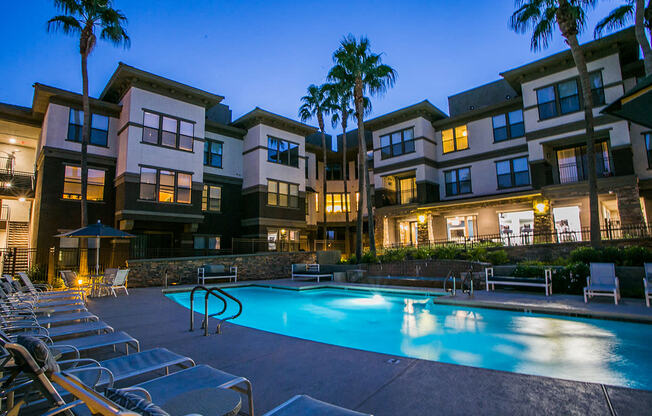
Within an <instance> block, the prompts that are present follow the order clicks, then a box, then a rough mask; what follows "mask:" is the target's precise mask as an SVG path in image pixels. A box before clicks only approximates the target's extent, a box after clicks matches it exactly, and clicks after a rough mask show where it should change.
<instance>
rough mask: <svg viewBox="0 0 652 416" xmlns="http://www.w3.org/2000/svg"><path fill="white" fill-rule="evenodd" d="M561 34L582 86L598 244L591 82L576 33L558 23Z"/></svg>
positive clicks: (592, 230) (594, 242)
mask: <svg viewBox="0 0 652 416" xmlns="http://www.w3.org/2000/svg"><path fill="white" fill-rule="evenodd" d="M560 29H562V34H564V37H565V38H566V41H567V42H568V45H569V46H570V50H571V53H572V55H573V60H574V61H575V66H576V67H577V71H578V72H579V77H580V86H581V88H582V99H583V104H584V120H585V122H586V157H587V159H588V160H587V165H588V167H587V169H588V172H587V176H588V180H589V214H590V238H591V246H592V247H596V248H597V247H599V246H600V212H599V209H598V183H597V182H598V179H597V176H596V166H595V137H594V120H593V97H592V95H591V83H590V81H589V71H588V69H587V68H586V60H585V58H584V52H583V51H582V49H581V47H580V45H579V42H578V41H577V35H576V34H574V33H571V34H566V33H567V32H565V31H564V29H563V28H562V27H561V25H560Z"/></svg>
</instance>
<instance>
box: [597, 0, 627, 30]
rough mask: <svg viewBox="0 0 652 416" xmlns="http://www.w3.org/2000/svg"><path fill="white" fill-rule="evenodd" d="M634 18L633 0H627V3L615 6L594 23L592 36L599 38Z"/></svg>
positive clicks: (625, 24)
mask: <svg viewBox="0 0 652 416" xmlns="http://www.w3.org/2000/svg"><path fill="white" fill-rule="evenodd" d="M633 18H634V2H633V1H631V0H630V1H628V4H625V5H622V6H620V7H616V8H615V9H613V10H612V11H611V12H610V13H609V14H608V15H607V16H606V17H605V18H604V19H602V20H600V21H599V22H598V24H596V25H595V30H594V31H593V37H594V38H596V39H597V38H600V37H602V35H603V34H604V33H605V32H611V31H614V30H618V29H620V28H623V27H625V26H627V24H628V23H629V22H631V21H632V19H633Z"/></svg>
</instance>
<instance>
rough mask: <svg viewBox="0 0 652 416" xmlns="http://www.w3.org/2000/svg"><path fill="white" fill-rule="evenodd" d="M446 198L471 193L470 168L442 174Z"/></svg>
mask: <svg viewBox="0 0 652 416" xmlns="http://www.w3.org/2000/svg"><path fill="white" fill-rule="evenodd" d="M444 180H445V182H446V196H453V195H461V194H470V193H471V168H459V169H453V170H449V171H446V172H444Z"/></svg>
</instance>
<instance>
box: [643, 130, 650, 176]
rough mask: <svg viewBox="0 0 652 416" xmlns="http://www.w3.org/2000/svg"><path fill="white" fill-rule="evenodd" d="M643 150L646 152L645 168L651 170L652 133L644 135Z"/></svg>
mask: <svg viewBox="0 0 652 416" xmlns="http://www.w3.org/2000/svg"><path fill="white" fill-rule="evenodd" d="M644 138H645V150H647V166H648V167H649V168H652V133H645V135H644Z"/></svg>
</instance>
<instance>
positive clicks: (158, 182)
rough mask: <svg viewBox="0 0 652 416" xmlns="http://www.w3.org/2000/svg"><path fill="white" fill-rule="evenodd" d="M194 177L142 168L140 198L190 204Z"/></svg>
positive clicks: (169, 171) (164, 170)
mask: <svg viewBox="0 0 652 416" xmlns="http://www.w3.org/2000/svg"><path fill="white" fill-rule="evenodd" d="M191 193H192V175H190V174H188V173H181V172H175V171H171V170H167V169H155V168H146V167H141V168H140V193H139V197H140V199H142V200H146V201H158V202H178V203H180V204H190V202H191Z"/></svg>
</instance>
